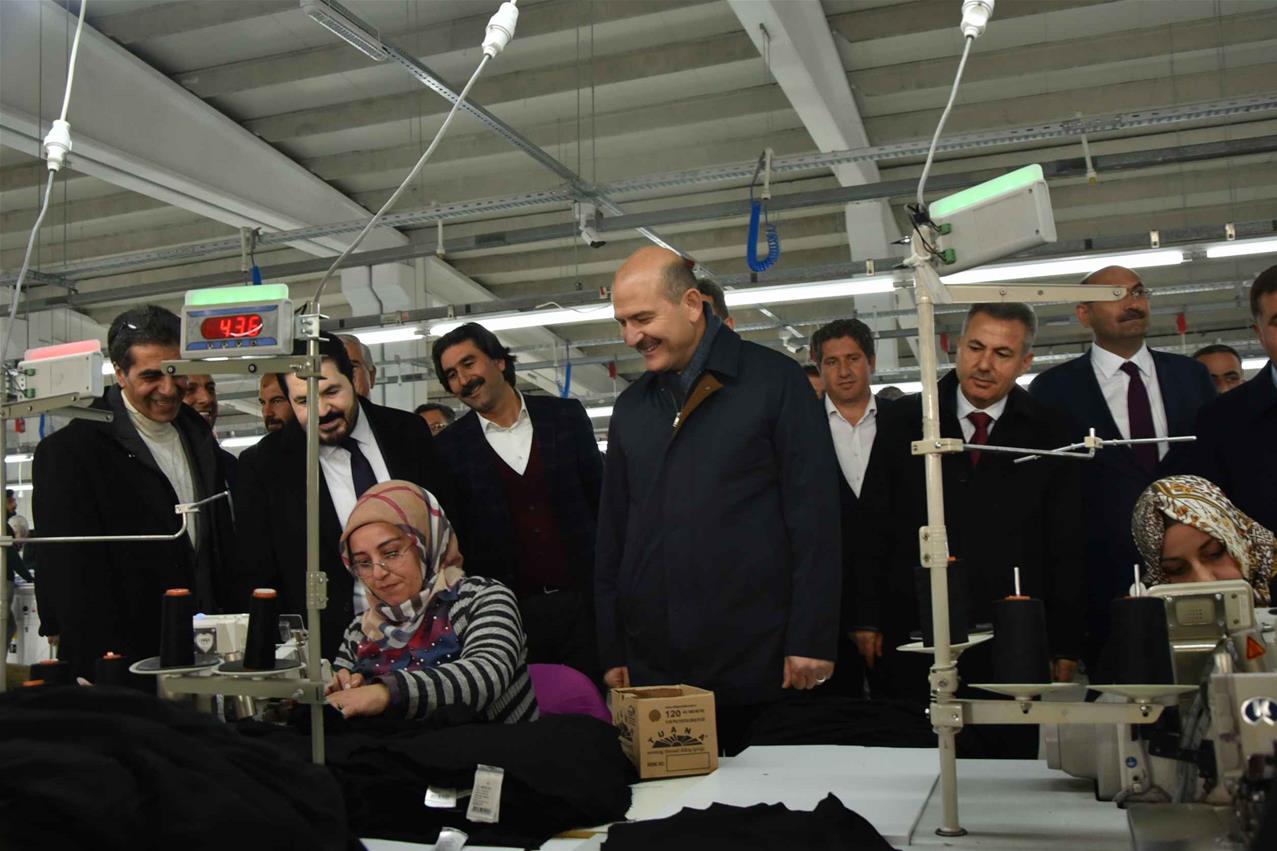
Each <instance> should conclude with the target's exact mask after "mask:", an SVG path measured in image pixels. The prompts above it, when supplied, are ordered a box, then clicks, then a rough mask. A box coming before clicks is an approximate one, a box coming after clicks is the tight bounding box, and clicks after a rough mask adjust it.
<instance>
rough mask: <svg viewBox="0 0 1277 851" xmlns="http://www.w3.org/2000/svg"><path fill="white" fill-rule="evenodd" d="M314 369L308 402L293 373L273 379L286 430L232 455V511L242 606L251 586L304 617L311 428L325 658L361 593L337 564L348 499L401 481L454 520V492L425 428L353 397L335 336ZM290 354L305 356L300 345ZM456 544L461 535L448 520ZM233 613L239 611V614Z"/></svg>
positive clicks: (346, 361) (350, 374) (359, 604)
mask: <svg viewBox="0 0 1277 851" xmlns="http://www.w3.org/2000/svg"><path fill="white" fill-rule="evenodd" d="M320 353H321V354H322V355H323V369H322V372H321V376H320V379H319V398H318V399H314V400H312V399H310V398H308V396H307V383H306V381H304V380H303V379H300V378H298V377H297V376H296V375H293V374H291V373H290V374H288V375H284V376H280V377H279V378H278V379H277V380H278V381H279V383H280V384H281V385H283V386H284V387H285V388H287V391H288V397H289V402H290V403H291V404H292V409H293V415H294V417H295V418H296V422H295V424H289V425H288V426H285V427H284V428H282V429H280V430H279V431H275V432H271V433H270V434H267V435H266V436H265V437H264V438H262V439H261V441H259V442H258V443H257V445H256V446H255V447H254V452H253V453H252V455H251V456H250V458H251V460H250V461H246V460H245V459H244V458H243V456H241V463H240V468H239V482H238V484H237V487H236V490H235V511H236V516H237V517H239V518H240V524H239V535H238V540H239V544H240V558H239V587H238V590H239V593H240V603H241V605H243V606H245V607H247V604H248V596H249V594H250V593H251V592H252V589H253V588H260V587H269V588H275V589H277V590H278V591H279V598H280V606H281V611H284V612H288V613H304V612H305V611H306V548H305V546H302V545H301V538H300V537H299V536H300V535H301V534H302V530H304V529H305V528H306V514H305V512H306V439H305V438H306V435H305V429H307V428H311V427H312V426H314V427H317V428H318V430H319V443H320V446H319V466H320V474H321V478H322V481H321V483H320V507H319V518H320V519H319V522H320V535H319V540H320V555H319V560H320V566H321V568H322V569H323V571H324V573H326V574H327V575H328V606H327V608H325V609H324V611H323V615H322V618H321V621H320V623H321V627H322V635H321V645H322V647H323V653H324V657H325V658H328V659H331V658H332V654H333V653H334V652H336V650H337V647H338V645H339V644H340V640H341V635H342V632H343V631H344V630H345V628H346V627H347V626H348V625H349V624H350V621H351V619H352V618H353V617H354V616H355V614H356V612H357V611H362V610H363V607H364V604H365V597H364V593H363V589H362V587H361V586H358V585H357V584H356V583H355V582H354V581H353V579H352V577H351V575H350V573H349V572H348V571H347V570H346V568H345V565H343V564H342V560H341V554H340V553H339V552H338V550H337V540H338V538H340V537H341V530H342V527H343V526H344V525H345V523H346V520H347V518H348V517H349V516H350V512H351V511H352V510H353V509H354V507H355V502H356V501H357V500H358V499H359V497H360V496H361V495H363V493H364V492H365V491H367V490H368V489H369V488H371V487H372V486H373V485H375V484H377V483H378V482H385V481H389V480H391V479H405V480H407V481H410V482H413V483H414V484H417V485H420V486H421V487H424V488H425V489H426V490H428V491H430V492H431V493H432V494H434V495H435V497H436V498H437V499H438V501H439V502H440V504H441V505H443V506H444V509H445V511H446V513H447V514H448V517H449V518H453V517H454V516H455V515H456V514H457V504H458V503H457V495H456V486H455V484H454V482H453V478H452V474H451V473H450V472H449V471H448V469H447V467H445V466H444V465H443V463H442V462H441V461H440V459H439V454H438V452H437V451H436V450H435V445H434V440H433V438H432V437H431V436H430V428H429V427H428V426H427V425H426V424H425V422H424V421H423V420H422V419H421V418H420V417H418V416H416V415H414V414H410V413H408V412H407V411H399V410H395V409H393V408H384V407H382V406H380V405H374V404H373V403H371V402H369V401H368V400H367V399H364V398H361V397H359V396H358V395H357V394H356V392H355V384H354V375H355V373H354V368H353V366H352V365H351V362H350V358H349V356H348V355H347V353H346V348H345V347H344V346H343V345H342V343H341V341H340V340H337V339H325V340H323V341H322V342H321V343H320ZM294 354H305V343H304V342H300V343H298V346H297V348H296V350H295V351H294ZM453 526H454V527H455V528H456V529H457V537H458V539H459V541H460V543H461V546H462V548H463V549H464V547H465V536H464V534H463V532H462V530H461V524H459V523H457V521H456V520H453ZM239 611H243V609H240V610H239Z"/></svg>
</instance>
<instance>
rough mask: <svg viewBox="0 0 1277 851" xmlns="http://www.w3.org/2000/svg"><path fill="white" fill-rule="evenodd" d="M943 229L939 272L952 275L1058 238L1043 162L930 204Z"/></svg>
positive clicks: (939, 241) (938, 244)
mask: <svg viewBox="0 0 1277 851" xmlns="http://www.w3.org/2000/svg"><path fill="white" fill-rule="evenodd" d="M928 212H929V213H930V215H931V220H932V221H933V222H934V223H935V224H936V226H937V227H938V229H939V231H940V233H939V235H938V236H937V238H936V242H935V243H934V244H933V246H932V247H933V248H935V249H936V251H937V252H939V253H940V254H941V256H942V260H941V263H940V267H939V269H938V271H939V273H940V274H941V275H942V276H943V275H951V274H953V273H954V272H961V271H963V270H964V269H970V268H972V267H974V266H982V265H984V264H985V263H989V262H992V261H994V260H1000V259H1002V258H1004V257H1008V256H1010V255H1012V254H1017V253H1019V252H1021V251H1027V250H1028V249H1030V248H1036V247H1037V246H1039V245H1045V244H1046V243H1049V242H1055V238H1056V237H1055V216H1054V215H1053V214H1052V212H1051V194H1050V192H1049V190H1048V189H1047V186H1046V178H1045V177H1044V176H1043V174H1042V166H1040V165H1030V166H1025V167H1024V168H1021V169H1016V170H1015V171H1013V172H1010V173H1009V174H1004V175H1002V176H1001V177H996V178H994V179H993V180H989V181H986V182H984V183H981V184H980V185H978V186H972V187H971V188H970V189H964V190H962V191H961V192H957V193H955V194H953V195H949V196H947V197H945V198H941V199H940V200H938V201H936V202H934V203H933V204H931V205H930V206H929V207H928Z"/></svg>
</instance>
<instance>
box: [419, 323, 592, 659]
mask: <svg viewBox="0 0 1277 851" xmlns="http://www.w3.org/2000/svg"><path fill="white" fill-rule="evenodd" d="M432 355H433V357H434V363H435V374H436V375H438V376H439V380H440V381H441V382H442V383H443V384H444V386H446V387H447V388H448V389H449V390H450V391H451V392H452V393H453V395H455V396H456V397H457V398H458V399H460V400H461V401H462V402H463V403H465V405H466V406H467V407H468V408H470V409H471V413H469V414H467V415H466V416H464V417H462V418H461V419H459V420H457V421H456V422H455V423H453V424H452V425H450V426H448V428H446V429H444V430H443V431H442V432H440V433H439V435H438V437H436V440H437V442H438V446H439V452H440V454H441V455H442V456H443V458H444V463H445V464H447V465H448V466H449V468H450V469H451V470H452V472H453V476H454V477H455V478H456V480H457V483H458V486H459V488H460V490H461V506H462V507H461V513H462V516H461V517H460V518H458V519H459V520H461V521H462V522H463V524H464V525H465V527H466V529H467V530H468V531H469V537H468V538H466V540H465V545H464V550H463V552H464V555H465V565H464V567H465V570H466V572H467V573H470V574H473V575H478V576H488V577H491V578H493V579H499V580H500V581H502V582H504V583H505V584H507V585H509V586H510V587H511V588H512V589H514V592H515V594H516V595H517V596H518V598H519V610H520V614H521V615H522V616H523V627H524V630H525V631H526V633H527V636H528V661H529V662H546V663H556V664H564V665H570V666H571V667H573V668H576V669H577V670H579V671H581V672H583V673H585V674H588V675H589V676H590V677H591V678H593V679H595V680H599V679H601V677H602V671H600V670H599V665H598V661H597V659H598V653H597V649H596V642H595V638H594V614H593V612H594V607H593V587H594V535H595V528H596V526H597V525H598V517H599V494H600V492H601V491H602V488H603V459H602V456H601V455H600V454H599V447H598V443H597V441H595V439H594V427H593V426H592V425H591V424H590V418H589V416H588V415H587V414H586V413H585V408H584V407H582V405H581V403H580V402H578V401H576V400H575V399H558V398H554V397H550V396H525V395H523V394H522V393H520V392H519V391H518V390H517V389H516V388H515V386H514V362H515V356H514V355H512V354H510V351H509V350H508V349H507V348H506V347H505V346H503V345H501V341H500V340H498V339H497V337H496V335H495V334H493V333H492V332H491V331H489V330H488V329H487V328H484V327H483V326H482V325H479V324H476V323H473V322H470V323H467V324H465V325H462V326H461V327H460V328H457V329H455V330H453V331H450V332H449V333H447V334H445V335H444V336H443V337H440V338H439V340H438V341H437V342H436V343H435V345H434V348H433V351H432Z"/></svg>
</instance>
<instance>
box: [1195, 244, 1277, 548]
mask: <svg viewBox="0 0 1277 851" xmlns="http://www.w3.org/2000/svg"><path fill="white" fill-rule="evenodd" d="M1250 312H1251V315H1252V316H1254V318H1255V331H1256V332H1257V333H1258V334H1259V342H1260V343H1261V344H1263V347H1264V350H1265V351H1266V352H1268V358H1269V361H1268V363H1267V364H1265V365H1264V368H1263V369H1261V370H1260V371H1259V372H1258V373H1257V374H1256V375H1255V376H1254V377H1253V378H1251V379H1250V380H1249V381H1247V382H1246V383H1245V384H1243V385H1241V386H1240V387H1238V388H1237V389H1236V390H1234V391H1233V392H1231V393H1227V394H1225V395H1223V396H1220V397H1219V398H1218V399H1216V400H1215V401H1214V402H1211V403H1210V404H1209V405H1207V406H1206V407H1205V408H1203V409H1202V413H1201V415H1200V416H1199V417H1198V418H1197V445H1196V446H1195V447H1194V448H1195V450H1196V451H1195V453H1194V463H1193V472H1195V473H1197V474H1198V475H1200V476H1204V477H1205V478H1208V479H1210V480H1211V481H1212V482H1214V483H1215V484H1217V485H1219V486H1220V487H1221V488H1222V489H1223V491H1224V493H1226V494H1228V498H1229V499H1231V500H1232V501H1233V503H1234V504H1235V505H1236V506H1237V507H1238V508H1240V509H1241V510H1242V511H1244V512H1246V513H1247V514H1249V515H1250V516H1251V517H1252V518H1254V519H1255V521H1256V522H1258V523H1260V524H1261V525H1263V526H1265V527H1267V528H1268V529H1277V499H1274V498H1273V493H1274V492H1273V483H1274V482H1277V441H1274V440H1273V438H1274V436H1277V367H1274V365H1273V364H1274V363H1277V266H1272V267H1269V268H1268V269H1266V270H1265V271H1263V272H1261V273H1260V275H1259V277H1257V278H1255V283H1254V284H1252V285H1251V288H1250Z"/></svg>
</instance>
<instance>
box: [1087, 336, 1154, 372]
mask: <svg viewBox="0 0 1277 851" xmlns="http://www.w3.org/2000/svg"><path fill="white" fill-rule="evenodd" d="M1130 360H1131V363H1133V364H1135V365H1136V366H1138V367H1139V368H1140V372H1142V373H1144V375H1145V377H1148V378H1151V377H1152V376H1153V355H1152V353H1151V352H1149V350H1148V345H1147V344H1145V345H1141V346H1140V350H1139V351H1138V352H1136V353H1135V354H1134V355H1132V356H1131V358H1130ZM1124 363H1126V358H1123V357H1122V356H1121V355H1115V354H1113V353H1112V352H1110V351H1109V350H1108V349H1105V348H1101V347H1100V346H1098V345H1093V346H1091V364H1092V365H1093V366H1094V367H1095V368H1096V369H1098V370H1099V372H1100V375H1102V376H1104V378H1105V379H1109V378H1112V377H1113V376H1115V375H1117V372H1118V370H1120V369H1121V368H1122V364H1124Z"/></svg>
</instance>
